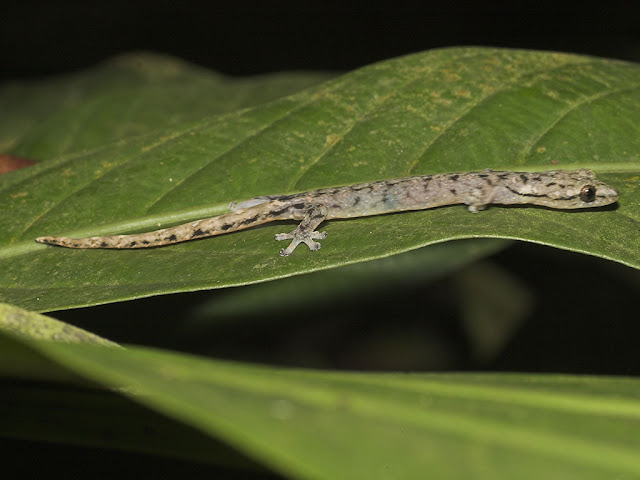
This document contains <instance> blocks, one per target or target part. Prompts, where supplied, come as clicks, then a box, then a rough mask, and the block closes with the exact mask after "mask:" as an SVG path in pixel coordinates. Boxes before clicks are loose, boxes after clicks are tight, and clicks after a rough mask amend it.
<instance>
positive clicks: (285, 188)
mask: <svg viewBox="0 0 640 480" xmlns="http://www.w3.org/2000/svg"><path fill="white" fill-rule="evenodd" d="M639 74H640V67H639V66H638V65H635V64H630V63H624V62H619V61H611V60H603V59H596V58H590V57H581V56H574V55H565V54H557V53H548V52H532V51H514V50H498V49H491V48H452V49H444V50H434V51H430V52H425V53H420V54H416V55H411V56H406V57H400V58H396V59H392V60H389V61H385V62H382V63H378V64H374V65H371V66H369V67H365V68H362V69H359V70H356V71H354V72H351V73H349V74H347V75H344V76H342V77H339V78H337V79H334V80H331V81H328V82H326V83H323V84H321V85H318V86H315V87H312V88H310V89H308V90H305V91H303V92H300V93H297V94H295V95H292V96H289V97H285V98H281V99H280V100H277V101H274V102H272V103H268V104H263V105H260V106H256V107H255V108H252V109H248V110H241V111H237V112H233V113H228V114H222V115H216V116H208V117H205V118H202V119H200V120H196V121H193V122H183V121H178V122H177V123H175V124H173V125H172V126H171V127H170V128H168V129H166V130H165V131H163V132H157V131H153V132H151V130H152V129H151V128H148V126H147V127H145V128H144V129H143V130H144V131H146V132H147V133H146V134H145V135H141V136H136V137H132V136H118V135H115V134H114V132H113V131H109V132H108V133H107V134H103V133H102V132H101V130H100V129H97V130H95V131H94V130H93V129H90V131H87V132H85V135H89V134H92V135H95V136H96V137H95V138H96V139H98V138H106V139H110V138H115V137H116V136H117V137H118V138H119V140H118V141H116V142H111V143H109V142H107V141H105V143H104V144H101V145H98V144H99V142H97V141H88V140H83V142H85V143H86V144H90V145H93V146H95V148H94V149H93V150H90V151H78V150H74V151H73V152H72V150H73V148H76V147H73V148H63V147H61V145H62V144H64V145H72V146H73V145H76V143H75V136H76V134H75V132H76V130H77V127H78V125H84V124H87V122H88V123H89V124H91V122H90V119H89V117H90V116H91V115H95V116H98V117H100V116H101V115H102V110H101V109H95V108H92V109H89V111H88V112H87V115H85V116H81V117H78V116H77V115H75V114H73V115H68V116H63V117H61V118H58V119H57V123H56V125H52V127H51V128H54V127H55V129H57V131H56V133H55V139H56V142H57V143H55V145H53V146H51V147H47V145H46V143H47V142H42V141H41V139H42V138H43V137H42V135H40V136H39V137H38V138H34V139H25V140H23V141H22V143H21V145H20V148H19V149H18V151H19V152H24V154H28V155H31V156H34V155H35V152H36V151H37V152H40V154H41V155H44V154H45V153H47V152H48V154H49V155H51V156H52V158H51V159H50V160H47V161H46V162H42V163H41V164H39V165H36V166H33V167H30V168H28V169H23V170H20V171H16V172H11V173H9V174H7V175H3V176H2V177H0V204H2V205H3V208H5V211H7V212H9V214H8V215H3V216H1V217H0V299H2V300H3V301H6V302H10V303H13V304H16V305H20V306H24V307H27V308H31V309H39V310H41V311H43V310H51V309H61V308H68V307H77V306H82V305H95V304H98V303H104V302H113V301H118V300H126V299H132V298H140V297H145V296H150V295H157V294H161V293H169V292H182V291H194V290H199V289H207V288H220V287H227V286H233V285H245V284H249V283H255V282H261V281H265V280H270V279H275V278H282V277H286V276H291V275H296V274H300V273H306V272H312V271H317V270H323V269H328V268H333V267H336V266H340V265H347V264H352V263H357V262H362V261H365V260H370V259H375V258H381V257H386V256H389V255H392V254H396V253H401V252H405V251H409V250H413V249H416V248H419V247H422V246H425V245H429V244H433V243H438V242H442V241H446V240H452V239H462V238H475V237H499V238H510V239H521V240H527V241H531V242H537V243H542V244H545V245H551V246H556V247H559V248H564V249H568V250H573V251H578V252H583V253H589V254H592V255H597V256H600V257H603V258H608V259H612V260H616V261H618V262H621V263H624V264H626V265H630V266H634V267H636V268H637V267H639V266H640V236H638V235H637V232H638V225H639V219H640V190H639V189H638V185H639V180H640V134H639V133H640V132H639V130H640V123H639V122H638V121H637V118H638V111H639V108H638V107H639V106H640V81H639V80H638V79H639V78H640V75H639ZM196 97H197V95H196ZM190 98H193V96H192V97H190ZM177 101H179V100H177ZM129 102H130V98H127V99H126V100H125V103H126V104H129ZM89 103H90V98H86V101H85V103H83V105H88V104H89ZM118 103H120V101H118V100H117V99H112V100H111V102H110V103H109V104H114V105H117V104H118ZM187 103H188V102H187ZM188 106H191V103H188ZM78 108H80V107H78ZM141 108H142V107H141ZM187 109H188V108H187V107H185V110H187ZM142 110H144V109H142ZM105 114H108V112H107V113H105ZM154 118H155V117H154ZM149 122H153V119H149ZM112 124H113V122H109V125H112ZM74 125H75V126H76V128H72V127H73V126H74ZM127 125H128V124H127ZM130 126H131V125H129V127H130ZM166 126H167V123H166V121H165V120H158V127H159V128H163V127H166ZM129 127H127V128H129ZM126 133H128V134H130V133H131V130H130V129H128V130H127V132H126ZM89 136H91V135H89ZM81 143H82V142H81ZM77 148H80V147H79V146H78V147H77ZM60 151H64V152H68V153H65V154H64V155H63V156H56V155H57V153H58V152H60ZM486 167H491V168H494V169H500V170H518V169H521V170H545V169H551V168H563V169H574V168H581V167H589V168H594V169H595V170H597V171H598V173H599V176H600V177H601V178H602V179H603V180H604V181H606V182H608V183H610V184H612V185H614V186H615V187H616V188H618V189H619V190H620V194H621V196H620V202H619V208H618V209H617V210H616V209H605V210H603V211H594V210H587V211H580V212H576V211H573V212H560V211H553V210H548V209H541V208H491V209H489V211H487V212H482V213H481V214H478V215H470V214H469V213H468V212H467V211H466V209H465V208H464V207H463V206H457V207H450V208H440V209H435V210H427V211H420V212H409V213H403V214H396V215H384V216H377V217H368V218H359V219H354V220H349V221H332V222H328V224H327V226H326V227H323V229H324V230H326V231H327V232H328V233H329V237H328V238H327V239H326V240H325V241H324V242H323V246H324V248H323V249H322V250H321V251H319V252H315V253H314V252H309V251H305V250H304V249H303V248H299V249H298V250H297V251H296V252H295V255H292V256H291V257H289V258H286V259H283V258H281V257H279V256H278V254H277V252H278V250H279V248H280V245H279V244H277V243H276V242H275V241H274V240H273V235H274V233H278V232H282V231H287V230H290V229H292V228H293V225H268V226H265V227H263V228H255V229H252V230H250V231H245V232H242V233H237V234H231V235H223V236H220V237H218V238H215V239H207V240H202V241H197V242H188V243H184V244H180V245H175V246H170V247H167V248H158V249H150V250H145V251H104V250H103V251H82V250H76V251H72V250H63V249H60V248H52V247H45V246H42V245H37V244H35V243H34V242H33V239H34V238H35V237H36V236H39V235H67V236H76V237H78V236H87V235H100V234H116V233H124V232H127V233H135V232H140V231H145V230H152V229H156V228H157V227H166V226H169V225H175V224H178V223H181V222H186V221H189V220H193V219H197V218H203V217H208V216H212V215H217V214H220V213H223V212H225V211H226V208H227V205H228V203H229V202H230V201H233V200H242V199H246V198H250V197H253V196H256V195H264V194H274V193H288V192H297V191H304V190H309V189H314V188H319V187H328V186H332V185H344V184H351V183H357V182H363V181H369V180H378V179H385V178H394V177H405V176H408V175H417V174H426V173H440V172H452V171H469V170H480V169H483V168H486Z"/></svg>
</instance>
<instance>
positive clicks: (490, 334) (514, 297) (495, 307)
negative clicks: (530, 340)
mask: <svg viewBox="0 0 640 480" xmlns="http://www.w3.org/2000/svg"><path fill="white" fill-rule="evenodd" d="M453 283H454V286H455V288H456V290H457V291H458V295H457V296H458V298H459V305H460V308H461V310H462V315H461V316H462V322H463V326H464V329H465V332H466V333H467V335H468V336H469V339H470V340H469V343H470V345H471V354H472V355H473V356H474V357H475V360H476V361H477V362H481V363H487V362H489V361H490V360H492V359H493V358H495V356H496V355H497V354H498V353H500V351H501V350H502V348H503V347H504V346H505V345H506V344H507V343H508V342H509V340H510V339H511V336H512V335H513V333H514V332H515V331H516V330H517V329H518V327H519V326H520V325H521V324H522V322H523V321H524V320H525V319H526V318H528V316H529V315H530V314H531V311H532V310H533V304H534V298H533V294H532V293H531V291H530V289H528V288H527V287H526V286H525V285H524V284H523V283H522V281H521V280H520V279H519V278H518V277H516V276H514V275H511V274H509V272H507V271H506V270H505V269H503V268H499V267H498V266H496V265H493V264H491V263H490V262H486V261H485V262H476V263H474V264H473V265H470V266H469V267H468V268H466V269H464V270H463V271H461V272H458V274H457V275H455V276H454V277H453Z"/></svg>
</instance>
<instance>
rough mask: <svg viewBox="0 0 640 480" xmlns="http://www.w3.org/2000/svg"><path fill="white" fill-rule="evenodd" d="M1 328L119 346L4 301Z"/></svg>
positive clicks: (0, 310) (0, 308) (0, 307)
mask: <svg viewBox="0 0 640 480" xmlns="http://www.w3.org/2000/svg"><path fill="white" fill-rule="evenodd" d="M0 330H4V331H8V332H13V333H17V334H20V335H25V336H27V337H31V338H36V339H40V340H55V341H58V342H66V343H95V344H98V345H104V346H108V347H117V346H118V344H117V343H114V342H111V341H109V340H107V339H105V338H101V337H99V336H98V335H94V334H93V333H90V332H87V331H86V330H83V329H81V328H78V327H74V326H73V325H69V324H68V323H64V322H60V321H58V320H56V319H54V318H50V317H45V316H44V315H39V314H37V313H33V312H28V311H26V310H23V309H21V308H18V307H14V306H11V305H7V304H4V303H0Z"/></svg>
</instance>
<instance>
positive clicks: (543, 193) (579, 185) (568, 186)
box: [522, 169, 618, 209]
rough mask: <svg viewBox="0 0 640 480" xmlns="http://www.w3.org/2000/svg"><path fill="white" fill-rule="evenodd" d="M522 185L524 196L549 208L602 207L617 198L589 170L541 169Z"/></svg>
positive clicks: (609, 187) (616, 194)
mask: <svg viewBox="0 0 640 480" xmlns="http://www.w3.org/2000/svg"><path fill="white" fill-rule="evenodd" d="M525 187H526V190H527V191H526V192H525V191H523V192H522V195H523V196H525V197H526V198H529V200H533V202H532V203H536V204H538V205H543V206H546V207H551V208H567V209H575V208H594V207H602V206H604V205H609V204H612V203H614V202H615V201H616V200H617V199H618V191H617V190H616V189H615V188H613V187H611V186H609V185H607V184H606V183H604V182H602V181H600V180H598V179H597V178H596V175H595V173H593V171H591V170H588V169H580V170H554V171H550V172H542V173H541V174H540V175H539V176H538V177H535V178H533V179H532V181H530V182H529V184H528V185H525Z"/></svg>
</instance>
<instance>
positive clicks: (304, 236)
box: [276, 230, 327, 257]
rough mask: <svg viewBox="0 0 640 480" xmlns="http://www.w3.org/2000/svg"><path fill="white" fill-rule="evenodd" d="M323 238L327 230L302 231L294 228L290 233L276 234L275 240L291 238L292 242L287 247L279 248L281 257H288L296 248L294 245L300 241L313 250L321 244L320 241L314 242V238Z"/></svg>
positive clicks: (325, 236)
mask: <svg viewBox="0 0 640 480" xmlns="http://www.w3.org/2000/svg"><path fill="white" fill-rule="evenodd" d="M324 238H327V232H309V233H302V232H300V231H298V230H294V231H293V232H291V233H278V234H276V240H278V241H280V240H292V242H291V243H290V244H289V246H288V247H287V248H282V249H280V255H282V256H283V257H288V256H289V255H291V254H292V253H293V251H294V250H295V249H296V247H297V246H298V245H300V244H301V243H306V244H307V246H308V247H309V250H311V251H312V252H315V251H316V250H318V249H319V248H320V247H321V246H322V245H320V243H318V242H314V239H316V240H322V239H324Z"/></svg>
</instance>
